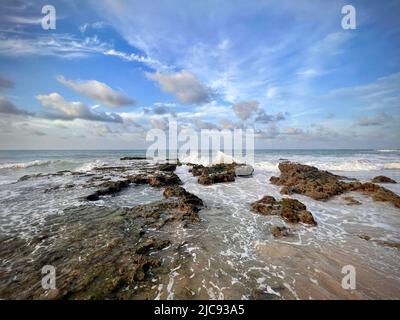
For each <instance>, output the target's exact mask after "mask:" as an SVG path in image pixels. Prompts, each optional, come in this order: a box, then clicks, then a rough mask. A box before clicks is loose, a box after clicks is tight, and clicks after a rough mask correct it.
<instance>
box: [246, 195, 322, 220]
mask: <svg viewBox="0 0 400 320" xmlns="http://www.w3.org/2000/svg"><path fill="white" fill-rule="evenodd" d="M251 208H252V210H253V211H255V212H258V213H261V214H263V215H279V216H281V217H282V218H283V219H284V220H286V221H287V222H290V223H299V222H301V223H305V224H309V225H313V226H315V225H316V224H317V223H316V222H315V220H314V217H313V215H312V214H311V212H310V211H307V208H306V206H305V205H304V204H302V203H301V202H300V201H298V200H296V199H290V198H282V199H281V201H277V200H275V198H274V197H271V196H265V197H263V198H262V199H260V200H258V201H256V202H254V203H252V204H251Z"/></svg>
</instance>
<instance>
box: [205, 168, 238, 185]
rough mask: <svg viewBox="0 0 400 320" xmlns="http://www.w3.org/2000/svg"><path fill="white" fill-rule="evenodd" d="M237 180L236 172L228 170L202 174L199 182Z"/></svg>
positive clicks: (209, 182)
mask: <svg viewBox="0 0 400 320" xmlns="http://www.w3.org/2000/svg"><path fill="white" fill-rule="evenodd" d="M232 181H235V173H234V172H230V171H226V172H221V173H211V174H202V175H201V176H199V178H198V179H197V182H198V183H200V184H203V185H211V184H214V183H224V182H232Z"/></svg>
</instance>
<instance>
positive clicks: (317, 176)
mask: <svg viewBox="0 0 400 320" xmlns="http://www.w3.org/2000/svg"><path fill="white" fill-rule="evenodd" d="M279 170H280V171H281V175H280V177H271V179H270V181H271V183H273V184H275V185H280V186H284V188H282V190H281V193H282V194H293V193H300V194H304V195H306V196H309V197H311V198H313V199H315V200H327V199H329V198H331V197H333V196H335V195H338V194H341V193H343V192H344V191H345V190H346V189H345V186H344V184H343V183H342V182H341V181H340V180H339V179H343V177H340V176H337V175H334V174H332V173H330V172H327V171H320V170H318V169H317V168H316V167H312V166H307V165H302V164H298V163H291V162H282V163H280V164H279Z"/></svg>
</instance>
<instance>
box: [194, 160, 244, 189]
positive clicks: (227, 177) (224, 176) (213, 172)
mask: <svg viewBox="0 0 400 320" xmlns="http://www.w3.org/2000/svg"><path fill="white" fill-rule="evenodd" d="M242 166H243V165H242V164H237V163H229V164H227V163H220V164H215V165H212V166H208V167H205V166H203V165H196V164H195V165H192V168H191V169H189V172H191V173H192V174H193V176H194V177H198V180H197V182H198V183H199V184H203V185H211V184H214V183H223V182H232V181H235V176H236V174H235V170H236V169H237V168H239V167H242ZM243 172H244V171H243Z"/></svg>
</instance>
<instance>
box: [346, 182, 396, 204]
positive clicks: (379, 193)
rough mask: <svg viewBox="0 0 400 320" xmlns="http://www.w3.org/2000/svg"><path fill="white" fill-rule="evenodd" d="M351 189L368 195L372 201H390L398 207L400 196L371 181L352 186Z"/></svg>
mask: <svg viewBox="0 0 400 320" xmlns="http://www.w3.org/2000/svg"><path fill="white" fill-rule="evenodd" d="M351 191H358V192H362V193H363V194H365V195H369V196H371V197H372V199H373V200H374V201H382V202H391V203H393V204H394V206H395V207H397V208H400V196H398V195H397V194H396V193H394V192H392V191H390V190H388V189H386V188H384V187H381V186H379V185H377V184H373V183H371V182H366V183H362V184H360V185H358V186H355V187H352V188H351Z"/></svg>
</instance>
